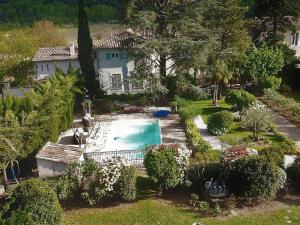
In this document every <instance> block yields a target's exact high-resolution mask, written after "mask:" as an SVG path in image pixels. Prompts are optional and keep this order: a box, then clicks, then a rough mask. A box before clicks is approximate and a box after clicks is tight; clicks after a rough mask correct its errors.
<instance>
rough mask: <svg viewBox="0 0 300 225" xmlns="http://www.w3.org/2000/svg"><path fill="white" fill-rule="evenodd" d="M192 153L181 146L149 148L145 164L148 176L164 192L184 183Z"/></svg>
mask: <svg viewBox="0 0 300 225" xmlns="http://www.w3.org/2000/svg"><path fill="white" fill-rule="evenodd" d="M189 157H190V151H189V150H188V149H187V148H185V147H183V146H181V145H179V144H172V145H156V146H150V147H149V148H148V153H147V154H146V156H145V160H144V164H145V167H146V171H147V174H148V176H149V177H150V178H151V179H152V180H153V181H154V182H155V183H158V185H159V190H160V194H161V193H162V191H163V190H166V189H169V188H173V187H175V186H177V185H179V184H181V183H183V182H184V178H185V172H186V170H187V167H188V160H189Z"/></svg>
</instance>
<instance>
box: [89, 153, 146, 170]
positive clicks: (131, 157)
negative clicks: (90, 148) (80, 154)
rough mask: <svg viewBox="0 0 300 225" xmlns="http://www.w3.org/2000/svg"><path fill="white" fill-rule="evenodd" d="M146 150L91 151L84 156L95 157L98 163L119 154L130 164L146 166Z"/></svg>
mask: <svg viewBox="0 0 300 225" xmlns="http://www.w3.org/2000/svg"><path fill="white" fill-rule="evenodd" d="M146 152H147V151H146V150H144V149H141V150H119V151H109V152H89V153H84V156H85V157H86V158H88V159H93V160H94V161H96V162H98V163H102V162H103V161H105V160H107V159H109V158H111V157H114V156H119V157H122V158H125V159H127V161H128V162H129V163H130V165H134V166H136V167H143V166H144V158H145V154H146Z"/></svg>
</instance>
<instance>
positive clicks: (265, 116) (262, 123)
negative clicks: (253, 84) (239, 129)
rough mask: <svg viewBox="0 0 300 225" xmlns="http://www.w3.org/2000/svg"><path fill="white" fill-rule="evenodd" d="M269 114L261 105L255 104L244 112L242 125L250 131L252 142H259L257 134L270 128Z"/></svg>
mask: <svg viewBox="0 0 300 225" xmlns="http://www.w3.org/2000/svg"><path fill="white" fill-rule="evenodd" d="M271 122H272V119H271V115H270V112H269V111H268V110H267V108H266V107H265V106H264V105H262V104H261V103H260V104H259V103H256V104H255V105H253V106H251V107H250V108H249V109H247V110H246V111H245V112H244V115H243V117H242V125H243V126H244V127H246V128H248V129H250V130H251V132H252V134H253V139H254V141H259V134H260V133H261V132H263V131H266V130H267V129H268V128H270V125H271Z"/></svg>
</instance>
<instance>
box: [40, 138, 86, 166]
mask: <svg viewBox="0 0 300 225" xmlns="http://www.w3.org/2000/svg"><path fill="white" fill-rule="evenodd" d="M82 154H83V149H81V148H78V147H75V146H70V145H61V144H52V143H47V144H46V145H45V146H44V147H43V148H42V149H41V150H40V152H39V153H38V154H37V155H36V158H37V159H44V160H50V161H55V162H61V163H67V164H69V163H72V162H75V161H77V160H79V158H80V157H81V155H82Z"/></svg>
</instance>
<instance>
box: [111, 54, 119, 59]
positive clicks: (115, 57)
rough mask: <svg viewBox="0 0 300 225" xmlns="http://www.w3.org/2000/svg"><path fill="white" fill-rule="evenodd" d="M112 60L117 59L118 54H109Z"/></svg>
mask: <svg viewBox="0 0 300 225" xmlns="http://www.w3.org/2000/svg"><path fill="white" fill-rule="evenodd" d="M111 58H112V59H119V53H111Z"/></svg>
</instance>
